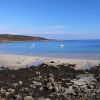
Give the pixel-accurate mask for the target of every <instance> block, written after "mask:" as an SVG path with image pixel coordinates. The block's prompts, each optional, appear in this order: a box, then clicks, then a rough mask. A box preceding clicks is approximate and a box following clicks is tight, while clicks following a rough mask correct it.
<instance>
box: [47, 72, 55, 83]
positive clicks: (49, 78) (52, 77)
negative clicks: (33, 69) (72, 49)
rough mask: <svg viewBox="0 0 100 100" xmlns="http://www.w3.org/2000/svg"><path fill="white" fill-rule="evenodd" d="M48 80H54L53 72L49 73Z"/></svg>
mask: <svg viewBox="0 0 100 100" xmlns="http://www.w3.org/2000/svg"><path fill="white" fill-rule="evenodd" d="M48 81H49V82H54V75H53V74H52V73H49V75H48Z"/></svg>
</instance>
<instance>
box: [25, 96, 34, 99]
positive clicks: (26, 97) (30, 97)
mask: <svg viewBox="0 0 100 100" xmlns="http://www.w3.org/2000/svg"><path fill="white" fill-rule="evenodd" d="M24 100H34V99H33V97H32V96H25V97H24Z"/></svg>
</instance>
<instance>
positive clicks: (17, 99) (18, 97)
mask: <svg viewBox="0 0 100 100" xmlns="http://www.w3.org/2000/svg"><path fill="white" fill-rule="evenodd" d="M14 98H15V100H22V99H21V96H20V95H19V94H17V95H14V96H13V99H14Z"/></svg>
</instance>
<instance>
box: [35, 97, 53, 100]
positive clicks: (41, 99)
mask: <svg viewBox="0 0 100 100" xmlns="http://www.w3.org/2000/svg"><path fill="white" fill-rule="evenodd" d="M36 100H51V99H50V98H43V97H40V98H37V99H36Z"/></svg>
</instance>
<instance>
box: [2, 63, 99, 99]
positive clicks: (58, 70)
mask: <svg viewBox="0 0 100 100" xmlns="http://www.w3.org/2000/svg"><path fill="white" fill-rule="evenodd" d="M2 99H5V100H100V65H98V66H95V67H93V68H91V69H90V70H75V64H57V63H55V62H49V63H43V64H41V65H39V66H31V67H30V68H21V69H18V70H9V69H7V68H3V69H2V70H0V100H2Z"/></svg>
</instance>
